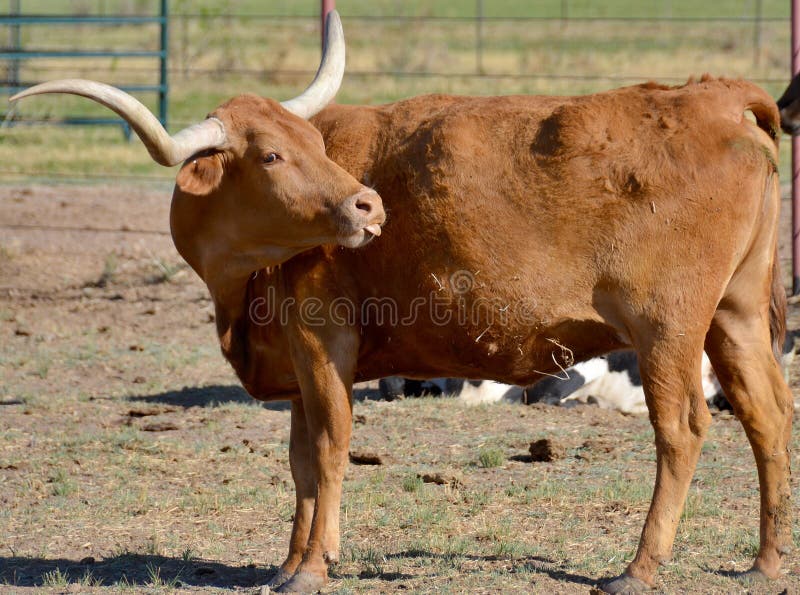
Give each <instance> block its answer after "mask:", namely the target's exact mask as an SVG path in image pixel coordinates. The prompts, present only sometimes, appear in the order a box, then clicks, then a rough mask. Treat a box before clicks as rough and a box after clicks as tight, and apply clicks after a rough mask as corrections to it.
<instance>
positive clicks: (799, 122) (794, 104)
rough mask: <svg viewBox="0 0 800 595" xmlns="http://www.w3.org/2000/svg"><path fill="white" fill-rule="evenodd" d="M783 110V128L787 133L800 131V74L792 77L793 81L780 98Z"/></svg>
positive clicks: (779, 107)
mask: <svg viewBox="0 0 800 595" xmlns="http://www.w3.org/2000/svg"><path fill="white" fill-rule="evenodd" d="M778 109H779V110H780V112H781V128H783V131H784V132H786V133H787V134H798V133H800V74H796V75H795V76H794V78H792V82H791V83H789V86H788V87H787V88H786V91H784V92H783V95H781V98H780V99H778Z"/></svg>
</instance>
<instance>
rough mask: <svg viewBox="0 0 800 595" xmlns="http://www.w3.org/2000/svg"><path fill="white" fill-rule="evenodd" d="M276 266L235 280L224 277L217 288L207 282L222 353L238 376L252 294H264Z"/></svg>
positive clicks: (245, 350)
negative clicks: (221, 283) (219, 288)
mask: <svg viewBox="0 0 800 595" xmlns="http://www.w3.org/2000/svg"><path fill="white" fill-rule="evenodd" d="M277 268H278V267H266V268H263V269H260V270H258V271H256V272H254V273H252V274H251V275H249V276H248V277H246V278H244V279H238V280H236V282H233V281H232V280H231V281H228V282H226V283H225V284H224V285H223V286H222V287H223V288H224V289H223V290H220V291H214V289H213V288H212V287H211V286H210V285H209V290H210V291H211V299H212V300H213V301H214V308H215V312H216V322H217V335H218V337H219V343H220V347H221V349H222V353H223V355H224V356H225V358H226V359H228V361H229V362H230V363H231V365H233V367H234V369H235V370H236V372H237V373H238V374H239V375H240V377H241V376H242V374H245V373H246V369H247V365H248V353H249V351H250V350H249V349H248V335H249V332H248V331H249V329H250V327H251V326H252V324H253V321H252V320H251V318H250V317H251V311H250V309H251V306H252V304H253V303H254V300H255V299H256V298H259V297H264V296H266V295H267V286H268V284H269V281H270V278H274V274H275V272H276V271H277Z"/></svg>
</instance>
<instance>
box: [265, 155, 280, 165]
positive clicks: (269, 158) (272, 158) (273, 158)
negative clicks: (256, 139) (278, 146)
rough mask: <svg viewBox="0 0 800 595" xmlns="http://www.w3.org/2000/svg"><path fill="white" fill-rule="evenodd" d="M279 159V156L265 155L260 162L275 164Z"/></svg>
mask: <svg viewBox="0 0 800 595" xmlns="http://www.w3.org/2000/svg"><path fill="white" fill-rule="evenodd" d="M280 158H281V156H280V155H278V154H277V153H267V154H266V155H264V157H262V159H261V161H262V162H263V163H275V162H276V161H278V160H279V159H280Z"/></svg>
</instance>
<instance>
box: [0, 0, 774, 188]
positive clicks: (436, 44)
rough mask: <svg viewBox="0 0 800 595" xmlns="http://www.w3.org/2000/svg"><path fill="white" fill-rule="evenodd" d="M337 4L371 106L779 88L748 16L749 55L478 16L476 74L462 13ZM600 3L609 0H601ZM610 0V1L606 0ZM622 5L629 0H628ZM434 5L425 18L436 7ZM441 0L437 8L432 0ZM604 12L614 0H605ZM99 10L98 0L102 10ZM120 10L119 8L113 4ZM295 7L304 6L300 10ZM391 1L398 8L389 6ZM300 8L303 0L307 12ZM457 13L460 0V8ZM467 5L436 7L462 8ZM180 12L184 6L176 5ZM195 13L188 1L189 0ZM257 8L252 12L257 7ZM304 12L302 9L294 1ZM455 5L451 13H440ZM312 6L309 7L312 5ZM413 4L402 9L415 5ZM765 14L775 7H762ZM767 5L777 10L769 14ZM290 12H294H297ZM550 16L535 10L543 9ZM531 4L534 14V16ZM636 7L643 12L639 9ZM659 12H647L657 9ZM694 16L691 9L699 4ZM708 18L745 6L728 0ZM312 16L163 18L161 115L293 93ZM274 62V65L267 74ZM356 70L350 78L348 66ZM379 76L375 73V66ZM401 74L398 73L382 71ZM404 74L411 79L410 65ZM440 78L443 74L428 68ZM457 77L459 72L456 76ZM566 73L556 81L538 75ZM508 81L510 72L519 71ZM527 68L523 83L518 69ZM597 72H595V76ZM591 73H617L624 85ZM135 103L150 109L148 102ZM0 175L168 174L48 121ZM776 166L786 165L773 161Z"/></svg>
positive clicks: (769, 47)
mask: <svg viewBox="0 0 800 595" xmlns="http://www.w3.org/2000/svg"><path fill="white" fill-rule="evenodd" d="M352 4H353V5H352V6H349V7H348V6H343V7H340V9H341V11H342V13H343V14H344V15H345V23H344V24H345V30H346V34H347V41H348V72H350V73H353V74H350V75H348V76H346V78H345V83H344V85H343V87H342V90H341V92H340V95H339V101H341V102H343V103H368V104H370V103H381V102H386V101H392V100H395V99H398V98H401V97H409V96H413V95H418V94H422V93H431V92H445V93H461V94H482V95H491V94H511V93H534V94H535V93H543V94H581V93H589V92H594V91H599V90H603V89H607V88H611V87H614V86H618V85H620V84H628V83H630V84H633V83H635V82H639V81H643V80H647V79H659V80H664V81H667V82H670V81H671V82H681V81H684V80H685V79H686V78H688V76H689V75H700V74H702V73H703V72H711V73H713V74H716V75H725V76H733V77H740V76H741V77H745V78H750V79H759V80H770V81H775V82H769V83H768V84H767V85H766V86H767V88H768V90H769V91H770V92H771V93H773V94H774V95H775V96H777V95H778V94H779V93H780V92H781V91H782V90H783V87H784V83H783V80H784V79H785V78H786V73H787V72H788V70H789V67H788V52H787V51H786V48H787V47H788V44H789V39H788V35H789V28H788V26H787V25H786V24H785V23H783V22H780V21H768V22H766V23H764V24H763V25H762V40H763V42H762V43H763V45H762V51H761V54H760V56H759V63H758V65H756V63H755V53H754V46H753V39H754V33H753V25H752V24H751V23H737V22H727V23H719V22H706V21H700V22H685V21H678V22H660V23H648V22H614V21H610V22H609V21H599V22H596V21H579V20H576V21H570V22H569V23H568V24H567V25H566V26H564V25H562V24H561V22H559V21H524V22H511V21H487V22H486V23H485V24H484V27H483V48H484V50H483V57H482V68H483V72H484V73H486V74H488V75H491V77H492V78H474V77H471V76H469V75H471V74H474V73H475V72H476V71H477V69H478V65H477V61H476V55H475V35H476V33H475V27H474V23H472V22H470V21H450V22H448V21H421V22H415V23H414V24H413V26H411V25H409V23H408V22H406V21H361V20H357V19H353V20H351V21H350V22H348V20H347V14H348V11H349V13H350V14H364V13H369V14H375V13H378V14H381V13H383V14H393V13H396V12H398V11H400V12H405V11H406V10H407V11H408V12H407V13H408V14H431V11H426V10H425V9H424V8H422V7H417V8H413V7H411V6H410V5H409V6H408V7H401V6H400V5H399V4H398V5H395V4H391V3H390V4H385V3H384V5H374V6H371V5H367V4H363V3H362V4H358V3H352ZM612 4H613V3H612ZM616 4H619V6H616ZM616 4H613V6H612V5H609V8H608V13H609V14H612V15H627V14H633V13H635V12H636V11H635V10H634V9H633V8H631V6H632V5H630V6H627V10H626V3H624V2H618V3H616ZM628 4H630V3H628ZM431 6H434V9H433V11H432V13H433V14H438V12H439V11H438V8H435V6H438V5H431ZM442 6H444V5H442ZM572 7H573V8H572V12H571V14H572V16H574V17H577V16H581V14H594V13H593V12H592V10H591V9H590V7H589V6H583V5H582V4H580V3H575V2H573V3H572ZM615 7H616V8H615ZM111 8H112V7H109V10H110V9H111ZM123 8H124V7H123ZM305 8H308V6H305ZM401 8H402V10H401ZM250 9H253V11H255V12H259V10H258V9H257V7H253V6H250V7H249V8H248V6H245V5H244V4H241V5H239V4H237V5H236V6H233V5H231V6H230V7H229V8H228V9H226V8H225V7H224V6H221V7H217V8H216V9H212V8H208V11H209V13H210V14H212V15H213V14H221V13H223V12H225V11H226V10H228V11H230V12H231V13H232V14H234V15H235V14H236V11H237V10H238V11H240V13H242V14H245V13H246V12H247V10H250ZM312 9H313V7H312ZM463 9H464V10H467V5H465V6H464V8H463ZM473 9H474V6H473V5H472V4H470V5H469V11H468V12H461V13H452V12H451V9H450V8H448V10H447V14H473V12H472V11H473ZM187 10H188V9H187ZM193 10H195V11H199V10H201V9H200V8H199V7H195V8H193ZM263 10H264V8H263V7H261V8H260V11H263ZM303 10H305V9H303ZM452 10H455V8H452ZM496 10H497V11H499V12H498V13H497V14H512V15H513V14H531V10H532V9H531V8H530V7H525V6H523V4H521V3H514V2H509V3H506V5H504V6H498V7H497V8H496ZM312 11H313V10H312ZM415 11H416V12H415ZM766 11H767V14H768V15H772V14H778V13H780V11H779V10H778V9H777V8H776V7H772V6H771V5H770V6H767V7H766ZM776 11H778V12H776ZM301 12H302V11H301ZM545 12H546V13H547V14H550V12H549V11H545ZM545 12H543V13H542V14H545ZM648 14H649V13H648ZM657 14H659V15H661V16H663V14H662V13H661V12H659V13H657ZM672 14H673V15H681V16H693V15H695V14H700V12H698V9H697V8H696V7H694V8H690V7H688V6H678V5H677V4H676V5H675V6H674V10H673V13H672ZM703 14H705V13H703ZM709 14H717V15H725V16H736V15H738V14H749V13H748V12H747V10H744V9H742V8H741V7H739V8H737V9H735V10H734V9H733V8H731V10H727V11H726V10H724V9H723V7H722V6H721V5H720V7H719V10H718V12H713V11H712V13H709ZM315 27H316V22H315V21H314V20H313V19H311V20H308V21H305V20H274V21H270V20H260V19H247V18H237V17H235V16H233V17H230V18H224V19H222V20H220V19H217V18H214V19H210V20H202V19H200V20H197V19H193V20H187V21H176V23H175V24H174V26H173V28H172V43H171V53H172V54H171V62H170V64H171V67H172V68H173V69H174V70H173V73H172V75H171V81H170V82H171V94H170V121H171V123H172V128H173V129H175V130H177V129H178V128H180V127H182V126H183V125H185V124H187V123H189V122H192V121H196V120H197V119H199V118H202V117H203V116H204V115H205V114H206V113H207V112H208V111H210V110H211V109H213V107H214V106H216V105H218V104H219V103H221V102H222V101H224V100H225V99H227V98H229V97H230V96H232V95H235V94H237V93H242V92H252V93H257V94H261V95H265V96H271V97H276V98H286V97H290V96H292V95H294V94H296V93H297V92H298V91H299V90H301V89H302V88H303V86H304V85H305V84H306V83H307V82H308V80H309V79H310V72H309V71H312V70H313V68H314V66H315V65H316V63H317V60H318V54H319V49H318V35H317V31H316V29H315ZM26 31H29V32H28V33H27V35H26V40H25V43H26V45H27V46H29V47H56V48H57V47H70V46H72V45H74V43H75V41H74V40H75V32H74V30H72V29H68V28H63V27H50V28H44V27H38V28H35V27H34V28H31V29H29V30H26ZM79 37H81V38H86V39H88V41H87V42H86V45H87V46H89V45H90V46H91V47H136V46H139V45H141V44H142V39H144V40H146V41H145V42H144V43H145V45H147V47H150V48H151V49H155V47H156V44H157V39H158V36H157V31H156V29H155V28H152V27H151V28H149V29H147V28H145V29H140V28H131V27H88V26H87V27H84V28H83V29H82V30H81V33H80V35H79ZM155 66H156V63H155V61H153V60H140V59H136V60H107V59H90V60H70V61H65V60H44V59H43V60H35V61H29V62H26V63H25V64H24V65H23V68H22V73H21V76H22V79H23V80H48V79H53V78H65V77H71V76H82V77H90V78H97V79H100V80H104V81H106V82H110V83H112V84H124V83H128V84H131V83H144V82H154V81H155V78H156V75H155V72H154V68H155ZM276 71H282V72H284V74H275V73H276ZM359 72H360V73H366V74H361V75H359V74H356V73H359ZM381 72H386V73H388V74H378V73H381ZM400 72H402V73H412V74H411V75H401V76H398V75H396V73H400ZM413 73H417V74H413ZM425 73H442V74H445V75H447V76H446V77H437V76H428V75H425ZM459 74H464V75H465V76H459ZM564 75H566V76H568V77H571V78H567V79H558V78H551V77H554V76H555V77H559V76H564ZM520 77H522V78H520ZM528 77H533V78H528ZM597 77H600V78H597ZM602 77H611V78H612V79H613V77H627V78H625V79H623V81H624V82H619V81H616V82H615V81H614V80H609V79H603V78H602ZM142 99H143V100H144V101H145V102H146V103H148V104H149V105H150V106H151V107H154V97H153V96H152V95H150V96H148V95H146V94H144V95H142ZM18 110H19V111H18V114H17V115H18V116H19V117H22V118H29V119H31V118H32V119H38V118H51V117H52V118H58V117H62V116H65V115H95V116H100V117H107V116H109V115H110V114H109V113H108V112H107V110H105V109H104V108H102V107H100V106H96V105H94V104H92V103H90V102H87V101H85V100H82V99H79V98H71V97H58V98H47V97H44V98H36V99H32V100H27V101H25V102H24V103H23V104H20V106H19V108H18ZM0 137H1V138H2V142H0V161H2V163H3V166H2V168H0V180H7V181H11V182H14V181H21V180H31V179H36V178H40V179H46V178H47V177H48V176H50V177H57V178H60V177H63V176H67V177H69V176H76V177H85V176H89V177H90V179H93V178H94V177H96V176H100V177H101V178H114V176H115V175H123V176H140V177H141V176H152V177H156V178H157V179H165V180H168V179H171V177H172V175H171V174H170V173H168V172H166V171H164V170H163V168H160V167H158V166H156V165H155V164H153V163H152V162H151V161H150V160H149V157H148V156H147V154H146V152H145V151H144V150H142V147H141V146H139V143H138V141H135V142H133V143H131V144H129V143H127V142H125V141H124V139H123V138H122V135H121V134H120V132H119V130H118V129H116V128H112V129H103V130H97V129H91V128H85V127H80V128H71V129H69V130H62V129H54V128H52V127H49V126H48V127H46V128H36V129H33V130H31V129H26V128H22V127H17V128H11V129H2V130H0ZM782 162H783V163H788V160H787V159H786V157H785V154H784V158H783V159H782Z"/></svg>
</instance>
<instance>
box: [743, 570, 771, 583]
mask: <svg viewBox="0 0 800 595" xmlns="http://www.w3.org/2000/svg"><path fill="white" fill-rule="evenodd" d="M736 578H737V579H738V580H739V582H740V583H742V584H745V585H757V584H759V583H766V582H768V581H769V580H770V578H769V577H768V576H767V575H766V574H764V573H763V572H762V571H761V570H759V569H758V568H756V567H753V568H751V569H750V570H747V571H745V572H740V573H739V574H737V575H736Z"/></svg>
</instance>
